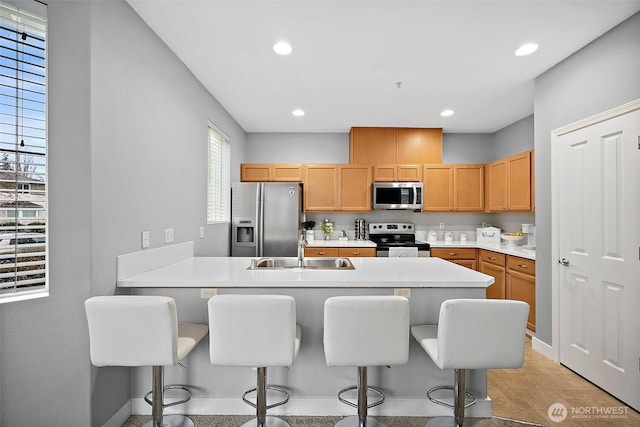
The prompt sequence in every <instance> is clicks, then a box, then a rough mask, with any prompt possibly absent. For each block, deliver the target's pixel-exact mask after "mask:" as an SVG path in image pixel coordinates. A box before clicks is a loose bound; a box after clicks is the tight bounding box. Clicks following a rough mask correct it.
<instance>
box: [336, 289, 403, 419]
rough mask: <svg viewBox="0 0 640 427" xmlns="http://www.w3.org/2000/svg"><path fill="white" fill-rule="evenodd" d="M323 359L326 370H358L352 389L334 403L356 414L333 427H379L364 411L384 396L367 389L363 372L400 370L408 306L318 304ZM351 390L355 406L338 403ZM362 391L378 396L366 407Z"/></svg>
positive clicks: (380, 300)
mask: <svg viewBox="0 0 640 427" xmlns="http://www.w3.org/2000/svg"><path fill="white" fill-rule="evenodd" d="M324 353H325V359H326V361H327V366H329V367H332V366H353V367H357V368H358V385H357V386H352V387H347V388H345V389H342V390H340V392H339V393H338V399H339V400H340V401H341V402H342V403H346V404H347V405H349V406H352V407H354V408H357V409H358V415H357V416H350V417H346V418H343V419H341V420H340V421H338V423H336V426H339V427H351V426H360V427H379V426H384V424H383V423H382V422H380V421H378V420H376V419H375V418H372V417H368V416H367V410H368V409H369V408H372V407H374V406H378V405H380V404H381V403H382V402H384V394H383V393H382V392H381V391H380V390H377V389H375V388H372V387H367V366H387V365H403V364H405V363H407V360H408V358H409V300H408V299H407V298H404V297H400V296H392V295H390V296H339V297H331V298H328V299H327V300H326V301H325V304H324ZM348 390H357V392H358V403H357V405H356V404H354V403H352V402H349V401H347V400H346V399H343V398H342V394H343V393H344V392H345V391H348ZM367 391H371V392H372V393H374V394H376V395H378V396H379V399H378V400H377V401H375V402H373V403H368V401H367Z"/></svg>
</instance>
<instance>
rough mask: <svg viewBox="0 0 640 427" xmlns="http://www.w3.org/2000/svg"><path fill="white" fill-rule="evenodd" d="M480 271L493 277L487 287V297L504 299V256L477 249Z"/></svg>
mask: <svg viewBox="0 0 640 427" xmlns="http://www.w3.org/2000/svg"><path fill="white" fill-rule="evenodd" d="M478 259H479V262H478V264H479V268H478V271H480V273H484V274H487V275H489V276H492V277H493V278H494V280H495V281H494V282H493V284H492V285H491V286H489V287H488V288H487V298H492V299H504V298H505V296H506V284H505V279H506V268H505V264H506V256H505V255H504V254H500V253H497V252H492V251H487V250H484V249H480V250H479V251H478Z"/></svg>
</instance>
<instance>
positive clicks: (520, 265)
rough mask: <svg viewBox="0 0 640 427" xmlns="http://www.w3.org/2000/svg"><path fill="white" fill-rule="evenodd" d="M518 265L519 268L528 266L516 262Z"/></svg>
mask: <svg viewBox="0 0 640 427" xmlns="http://www.w3.org/2000/svg"><path fill="white" fill-rule="evenodd" d="M518 267H520V268H529V266H528V265H526V264H518Z"/></svg>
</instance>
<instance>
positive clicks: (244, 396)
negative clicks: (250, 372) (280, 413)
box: [242, 385, 289, 409]
mask: <svg viewBox="0 0 640 427" xmlns="http://www.w3.org/2000/svg"><path fill="white" fill-rule="evenodd" d="M266 389H267V390H272V391H275V392H277V393H280V394H282V395H283V396H284V399H282V400H281V401H279V402H276V403H272V404H271V405H267V409H271V408H275V407H276V406H281V405H284V404H285V403H287V402H288V401H289V393H288V392H287V391H286V390H285V389H283V388H280V387H274V386H270V385H268V386H267V387H266ZM256 391H258V389H257V388H252V389H250V390H247V391H245V392H244V394H243V395H242V401H243V402H244V403H246V404H247V405H249V406H251V407H252V408H257V405H256V404H255V403H253V402H252V401H250V400H249V399H247V394H249V393H254V392H256Z"/></svg>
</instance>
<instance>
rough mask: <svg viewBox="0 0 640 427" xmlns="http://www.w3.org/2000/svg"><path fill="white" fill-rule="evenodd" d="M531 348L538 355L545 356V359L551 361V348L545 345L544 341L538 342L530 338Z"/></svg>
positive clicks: (534, 338) (536, 339)
mask: <svg viewBox="0 0 640 427" xmlns="http://www.w3.org/2000/svg"><path fill="white" fill-rule="evenodd" d="M531 348H533V349H534V350H535V351H537V352H538V353H540V354H542V355H543V356H546V357H547V358H549V359H551V360H553V347H551V346H550V345H549V344H547V343H546V342H544V341H540V340H539V339H538V338H536V337H533V338H531Z"/></svg>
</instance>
